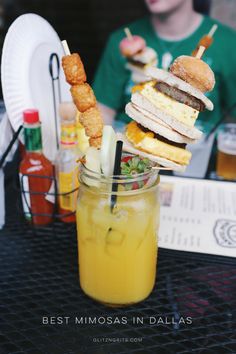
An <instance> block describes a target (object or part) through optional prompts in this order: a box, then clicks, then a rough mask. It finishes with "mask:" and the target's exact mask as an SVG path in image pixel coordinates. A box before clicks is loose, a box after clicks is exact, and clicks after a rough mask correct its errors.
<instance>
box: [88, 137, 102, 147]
mask: <svg viewBox="0 0 236 354" xmlns="http://www.w3.org/2000/svg"><path fill="white" fill-rule="evenodd" d="M101 144H102V137H101V136H98V137H97V138H90V139H89V145H90V146H93V147H95V148H100V147H101Z"/></svg>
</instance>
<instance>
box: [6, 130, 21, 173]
mask: <svg viewBox="0 0 236 354" xmlns="http://www.w3.org/2000/svg"><path fill="white" fill-rule="evenodd" d="M22 128H23V125H20V126H19V128H18V129H17V131H16V132H15V133H14V134H13V137H12V140H11V142H10V144H9V145H8V147H7V149H6V151H5V152H4V154H3V155H2V157H1V159H0V168H2V166H3V164H4V161H5V159H6V157H7V155H8V154H9V152H10V150H11V148H12V146H13V145H14V143H15V142H16V140H17V138H18V136H19V134H20V132H21V129H22Z"/></svg>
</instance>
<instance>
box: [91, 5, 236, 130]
mask: <svg viewBox="0 0 236 354" xmlns="http://www.w3.org/2000/svg"><path fill="white" fill-rule="evenodd" d="M145 2H146V4H147V7H148V9H149V11H150V16H146V17H144V18H142V19H139V20H137V21H135V22H133V23H131V24H129V25H128V27H129V29H130V31H131V33H132V34H135V35H139V36H141V37H143V38H144V39H145V41H146V43H147V46H149V47H152V48H153V49H154V50H155V51H156V52H157V54H158V67H160V68H163V59H165V58H166V57H168V58H170V64H171V62H173V60H174V59H175V58H176V57H178V56H179V55H191V53H192V51H193V50H194V49H195V48H196V46H197V44H198V42H199V40H200V39H201V38H202V37H203V36H204V35H206V34H207V33H208V32H209V30H210V29H211V27H212V26H213V24H215V23H216V24H217V25H218V29H217V31H216V33H215V34H214V42H213V44H212V45H211V46H210V48H209V49H207V50H206V52H205V53H204V55H203V60H204V61H205V62H207V63H208V64H209V65H210V67H211V68H212V70H213V71H214V73H215V78H216V85H215V88H214V90H213V91H212V92H210V93H207V94H206V95H207V96H208V97H209V98H210V99H211V100H212V102H213V104H214V110H213V111H212V112H209V111H205V112H202V113H200V115H199V118H198V120H197V126H198V127H199V128H200V129H202V130H203V131H204V132H209V131H210V129H211V128H212V127H213V126H214V125H215V124H216V123H217V122H218V121H219V119H220V118H221V117H222V114H223V112H224V111H225V110H227V109H228V108H229V107H231V106H232V105H233V104H234V103H235V102H236V67H235V63H236V32H235V31H234V30H233V29H231V28H229V27H227V26H225V25H223V24H221V23H219V22H218V21H216V20H213V19H211V18H210V17H208V16H203V15H201V14H199V13H197V12H195V11H194V9H193V3H192V1H190V0H168V1H166V0H145ZM124 36H125V34H124V28H121V29H118V30H117V31H115V32H114V33H112V34H111V35H110V37H109V39H108V42H107V45H106V47H105V50H104V52H103V55H102V57H101V60H100V63H99V65H98V68H97V72H96V74H95V79H94V84H93V88H94V91H95V95H96V97H97V100H98V102H99V107H100V109H101V111H102V113H103V116H104V119H105V122H106V123H107V124H113V123H114V119H115V120H119V121H123V122H125V123H127V122H129V121H130V118H129V117H128V116H127V115H126V114H125V112H124V108H125V105H126V103H127V102H128V101H129V100H130V95H131V88H132V86H133V82H132V81H131V72H130V71H129V70H128V69H126V59H125V58H124V57H122V55H121V53H120V50H119V43H120V41H121V40H122V39H123V38H124ZM166 54H167V55H166ZM233 114H234V115H235V116H236V112H235V111H234V112H233Z"/></svg>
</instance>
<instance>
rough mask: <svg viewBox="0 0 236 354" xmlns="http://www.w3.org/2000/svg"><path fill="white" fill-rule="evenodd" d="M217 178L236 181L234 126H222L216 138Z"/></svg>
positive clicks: (235, 130) (235, 134)
mask: <svg viewBox="0 0 236 354" xmlns="http://www.w3.org/2000/svg"><path fill="white" fill-rule="evenodd" d="M217 150H218V151H217V165H216V173H217V175H218V176H220V177H223V178H224V179H228V180H236V124H234V123H228V124H223V125H222V127H221V129H220V131H219V133H218V136H217Z"/></svg>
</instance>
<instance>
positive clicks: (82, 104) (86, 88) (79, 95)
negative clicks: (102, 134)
mask: <svg viewBox="0 0 236 354" xmlns="http://www.w3.org/2000/svg"><path fill="white" fill-rule="evenodd" d="M70 92H71V94H72V97H73V101H74V103H75V105H76V107H77V109H78V110H79V111H80V112H84V111H86V110H87V109H89V108H91V107H94V106H95V105H96V98H95V96H94V93H93V90H92V88H91V86H90V85H89V84H87V83H85V84H77V85H73V86H72V87H71V89H70Z"/></svg>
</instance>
